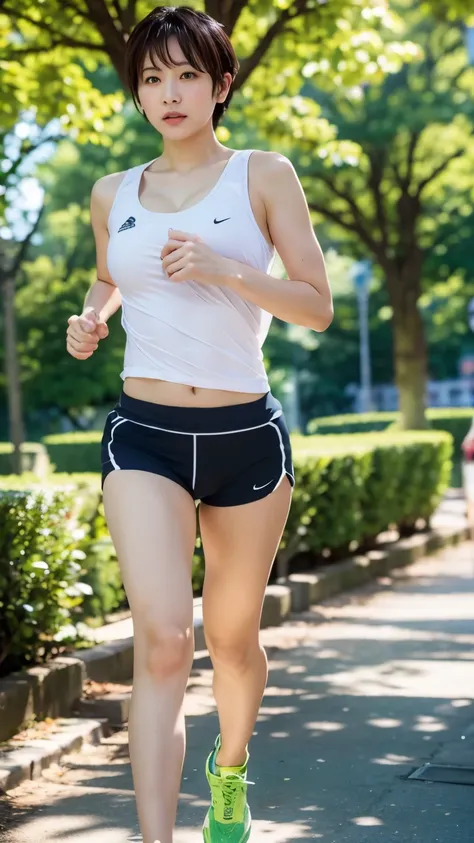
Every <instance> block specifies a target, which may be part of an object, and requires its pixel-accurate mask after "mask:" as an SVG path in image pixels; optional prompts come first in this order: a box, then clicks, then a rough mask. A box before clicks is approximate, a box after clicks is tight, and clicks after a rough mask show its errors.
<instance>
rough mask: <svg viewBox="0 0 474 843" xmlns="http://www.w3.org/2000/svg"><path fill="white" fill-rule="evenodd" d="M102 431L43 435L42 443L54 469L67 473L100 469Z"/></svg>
mask: <svg viewBox="0 0 474 843" xmlns="http://www.w3.org/2000/svg"><path fill="white" fill-rule="evenodd" d="M101 439H102V432H100V431H91V432H89V433H82V432H81V433H58V434H54V435H52V436H45V438H44V439H43V443H44V445H45V446H46V448H47V451H48V454H49V458H50V460H51V462H52V463H54V465H55V467H56V471H58V472H65V473H66V474H67V473H74V472H82V471H86V472H95V471H97V470H98V469H100V442H101Z"/></svg>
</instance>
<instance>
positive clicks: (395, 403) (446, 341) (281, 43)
mask: <svg viewBox="0 0 474 843" xmlns="http://www.w3.org/2000/svg"><path fill="white" fill-rule="evenodd" d="M153 7H154V3H153V2H143V1H142V2H135V0H129V2H125V0H120V2H119V1H118V0H117V2H105V0H103V2H89V3H87V4H86V3H84V2H83V0H68V2H59V0H43V2H35V3H30V2H27V0H7V1H6V2H5V3H3V4H2V12H1V17H0V21H1V32H0V39H1V41H0V45H1V58H2V75H3V83H2V92H1V95H0V120H1V124H0V132H1V140H2V149H3V156H2V165H1V174H0V179H1V183H0V194H1V195H0V201H1V204H0V238H1V239H0V252H1V284H2V292H3V302H4V308H3V313H2V326H1V327H2V340H3V341H2V346H1V349H0V355H1V358H2V360H1V363H2V365H1V370H2V374H1V376H0V438H1V439H2V440H4V441H6V440H11V439H12V438H15V439H18V438H25V439H27V440H29V441H39V440H41V438H42V437H43V436H45V435H47V434H50V433H59V432H67V431H74V430H81V431H82V430H90V429H99V428H100V426H101V424H102V423H103V418H104V415H105V414H106V413H107V412H108V410H109V409H110V406H111V404H112V403H113V402H114V401H115V399H116V397H117V394H118V392H119V390H120V385H121V384H120V379H119V372H120V370H121V361H122V355H123V349H124V333H123V331H122V328H121V326H120V316H119V314H118V315H116V316H115V317H114V318H113V319H112V321H111V336H110V339H109V340H108V342H106V343H103V344H102V345H101V347H100V348H99V350H98V352H97V353H96V354H95V355H94V356H93V357H92V358H91V359H90V360H88V361H85V362H79V361H76V360H74V359H72V358H71V357H69V356H68V355H67V354H66V352H65V330H66V320H67V317H68V316H69V315H71V314H72V313H78V312H80V311H81V309H82V304H83V300H84V296H85V294H86V291H87V289H88V287H89V285H90V284H91V283H92V282H93V281H94V279H95V265H94V260H95V254H94V243H93V237H92V231H91V228H90V221H89V197H90V190H91V187H92V184H93V183H94V181H95V180H96V179H98V178H100V177H101V176H103V175H105V174H106V173H108V172H112V171H117V170H123V169H126V168H128V167H132V166H134V165H136V164H139V163H141V162H144V161H147V160H150V159H151V158H153V157H155V156H157V155H159V154H160V139H159V136H158V135H157V133H156V132H155V131H154V130H153V129H152V128H151V127H150V126H149V125H148V124H147V123H146V122H145V121H144V119H143V118H142V117H141V116H140V115H139V114H137V113H136V111H135V109H134V107H133V105H132V103H131V101H130V99H129V98H128V96H127V94H126V92H125V90H124V70H123V42H124V38H126V35H127V33H128V32H130V30H131V29H132V28H133V25H134V23H135V22H136V21H137V20H138V19H140V18H141V17H142V16H143V15H145V14H146V13H147V12H148V11H150V10H151V9H152V8H153ZM196 7H198V4H197V5H196ZM199 7H200V6H199ZM466 7H467V4H466V3H458V4H457V5H456V3H449V2H446V3H437V2H432V3H430V2H426V3H420V2H414V0H399V2H394V3H391V4H390V7H388V5H387V4H386V3H384V2H381V0H373V2H371V3H370V2H348V0H346V1H344V0H331V2H330V3H328V2H326V3H325V2H321V0H298V2H296V3H292V2H289V0H278V2H273V3H269V2H256V3H248V4H246V3H244V2H239V3H237V2H234V3H230V4H228V3H224V2H220V0H216V2H213V3H210V4H208V7H207V10H208V11H210V12H211V13H212V14H213V15H214V16H215V17H217V18H218V19H219V20H221V21H222V22H223V23H225V24H226V27H227V30H228V32H229V33H230V34H231V35H232V39H233V42H234V44H235V46H236V48H237V52H238V55H239V58H240V61H241V71H240V74H239V76H238V78H237V82H236V92H235V95H234V99H233V102H232V104H231V107H230V110H229V113H228V115H227V117H226V119H225V121H224V123H223V125H222V126H221V127H220V128H219V130H218V136H219V139H220V140H221V141H222V142H223V143H225V144H228V145H229V146H232V147H235V148H244V147H257V148H261V149H274V150H280V151H281V152H283V153H284V154H285V155H287V156H288V157H289V158H290V159H291V160H292V161H293V163H294V165H295V167H296V169H297V172H298V174H299V176H300V178H301V180H302V182H303V185H304V188H305V191H306V195H307V199H308V204H309V207H310V210H311V214H312V217H313V219H314V224H315V229H316V232H317V235H318V237H319V239H320V241H321V243H322V245H323V248H324V251H325V254H326V258H327V263H328V269H329V275H330V278H331V282H332V289H333V293H334V300H335V319H334V322H333V324H332V325H331V328H330V330H328V331H327V332H325V333H324V334H316V333H314V332H312V331H310V330H306V329H302V328H298V327H290V326H288V325H286V324H285V323H282V322H280V321H279V320H274V324H273V327H272V329H271V333H270V336H269V338H268V340H267V343H266V345H265V357H266V359H267V362H268V366H269V372H270V379H271V384H272V388H273V390H274V391H275V393H276V394H277V395H278V397H279V398H280V399H281V400H283V401H284V402H285V405H286V409H287V414H288V415H289V421H290V426H291V428H292V429H293V430H300V431H301V432H303V433H305V432H307V431H308V425H310V424H311V422H312V421H313V420H314V419H317V418H321V417H327V416H334V415H340V414H348V413H361V412H369V411H372V412H374V411H375V412H379V411H385V412H386V411H389V412H390V411H396V410H400V411H401V416H400V417H399V423H400V424H401V425H403V426H405V427H408V428H416V427H423V426H424V425H425V424H427V418H426V414H425V408H426V407H428V408H439V407H442V408H459V407H467V408H470V407H471V406H472V403H473V387H474V341H473V335H472V333H471V331H470V328H469V319H468V306H469V301H470V299H471V297H472V296H474V261H473V258H472V245H471V244H472V242H473V234H474V214H473V203H472V200H473V190H474V166H473V165H474V142H473V127H474V94H473V90H474V84H473V83H474V69H473V68H472V67H471V62H472V61H473V60H474V46H473V44H472V38H471V30H470V23H471V21H470V20H469V17H468V15H467V12H468V9H467V8H466ZM275 272H279V273H283V269H282V268H281V267H280V266H278V264H277V266H276V269H275ZM13 320H14V321H13ZM8 390H10V392H9V391H8ZM9 407H10V423H9ZM12 415H13V428H12ZM21 424H23V425H24V428H23V429H21V427H19V425H21Z"/></svg>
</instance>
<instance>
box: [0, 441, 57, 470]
mask: <svg viewBox="0 0 474 843" xmlns="http://www.w3.org/2000/svg"><path fill="white" fill-rule="evenodd" d="M12 455H13V445H12V444H11V442H0V475H1V474H10V472H11V471H12V470H13V464H12ZM21 455H22V459H21V462H22V467H23V471H24V472H29V471H30V472H32V473H33V474H36V475H38V476H44V475H45V474H47V473H48V471H49V470H50V468H51V466H50V464H49V459H48V453H47V450H46V448H45V446H44V445H41V444H40V443H39V442H24V443H23V444H22V446H21Z"/></svg>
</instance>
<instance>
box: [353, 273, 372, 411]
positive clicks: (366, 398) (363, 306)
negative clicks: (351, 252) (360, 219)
mask: <svg viewBox="0 0 474 843" xmlns="http://www.w3.org/2000/svg"><path fill="white" fill-rule="evenodd" d="M351 273H352V280H353V282H354V285H355V289H356V294H357V304H358V308H359V337H360V342H359V346H360V405H359V406H360V412H362V413H367V412H369V411H370V410H372V409H373V405H372V376H371V367H370V343H369V283H370V279H371V277H372V263H371V262H370V261H368V260H365V261H356V262H355V263H354V264H353V265H352V269H351Z"/></svg>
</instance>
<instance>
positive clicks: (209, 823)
mask: <svg viewBox="0 0 474 843" xmlns="http://www.w3.org/2000/svg"><path fill="white" fill-rule="evenodd" d="M220 745H221V738H220V735H219V736H218V737H217V739H216V744H215V747H214V749H213V750H212V752H211V754H210V755H209V758H208V759H207V762H206V778H207V780H208V782H209V787H210V789H211V798H212V805H211V807H210V808H209V810H208V812H207V815H206V819H205V820H204V826H203V836H204V841H205V843H247V840H248V839H249V837H250V829H251V824H252V817H251V815H250V808H249V806H248V804H247V785H249V784H254V782H249V781H247V764H248V760H249V754H248V752H247V757H246V759H245V763H244V764H243V765H242V767H218V768H216V764H215V759H216V756H217V753H218V751H219V748H220Z"/></svg>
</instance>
